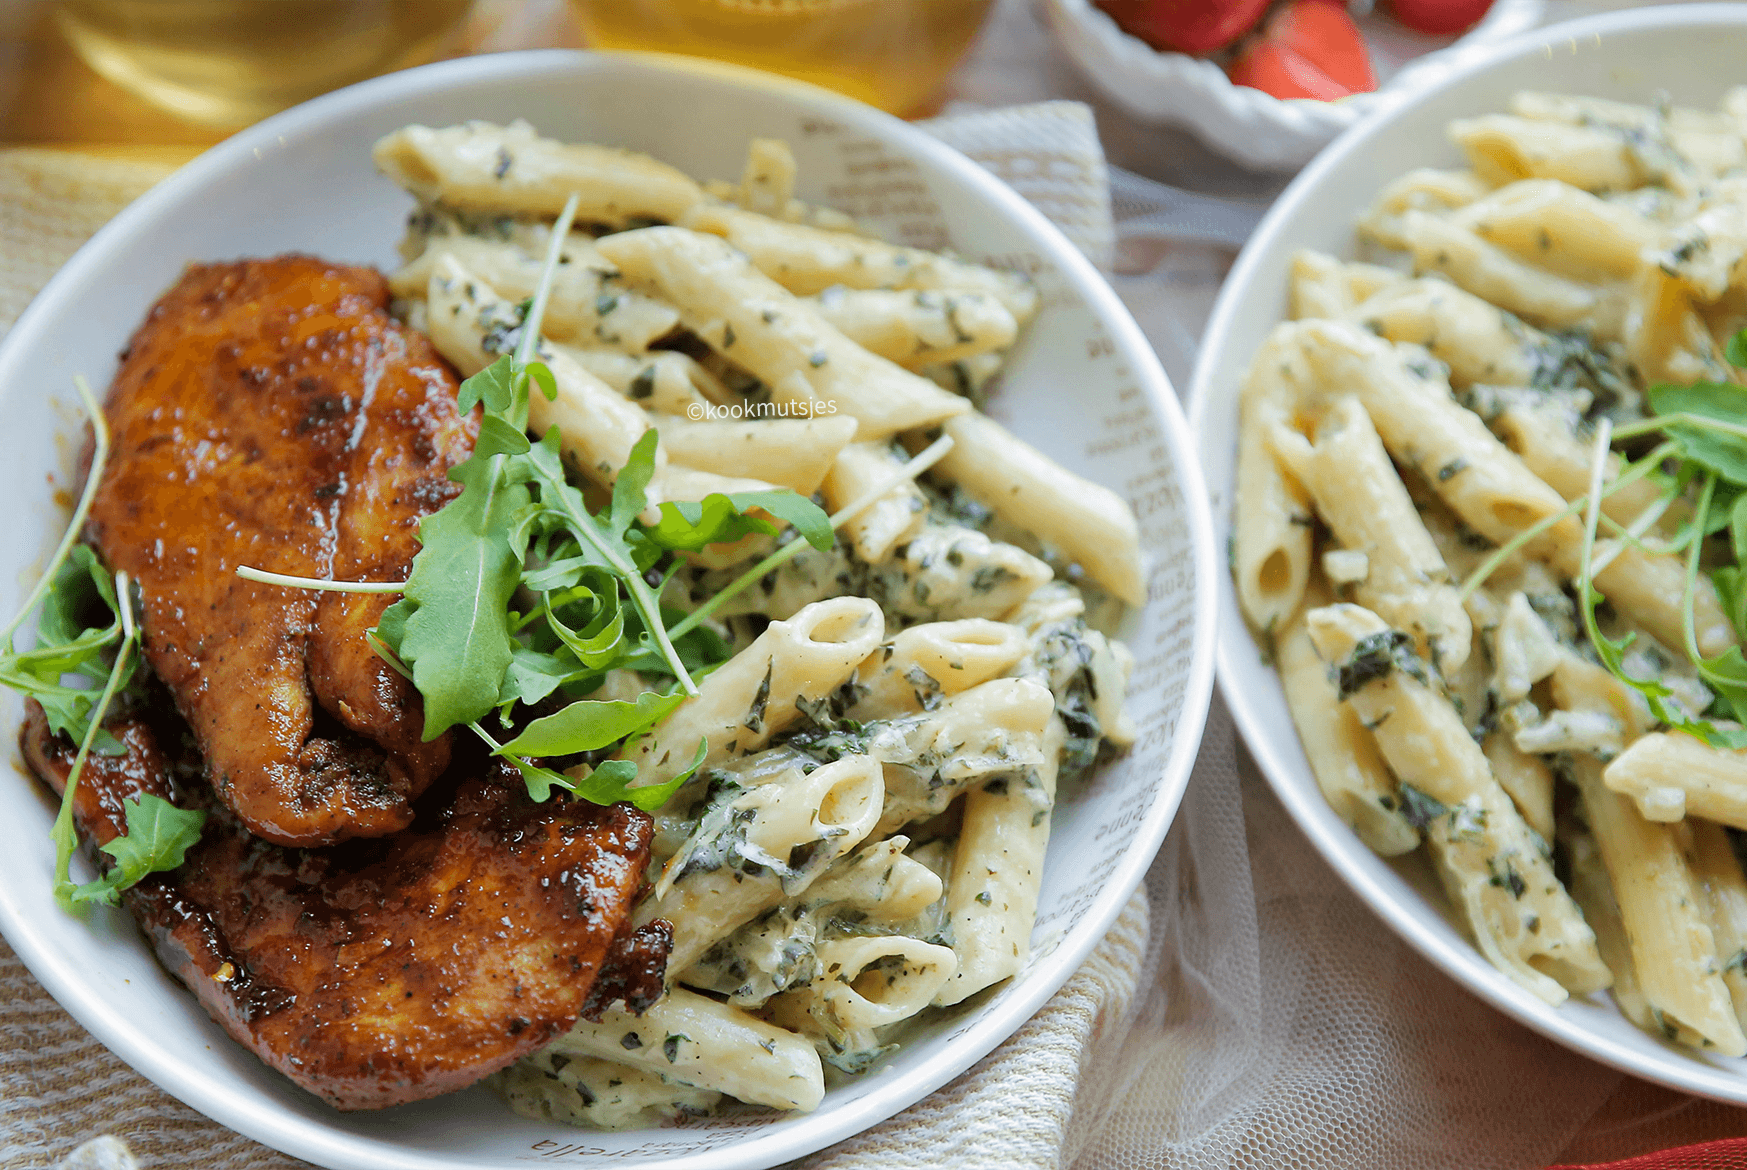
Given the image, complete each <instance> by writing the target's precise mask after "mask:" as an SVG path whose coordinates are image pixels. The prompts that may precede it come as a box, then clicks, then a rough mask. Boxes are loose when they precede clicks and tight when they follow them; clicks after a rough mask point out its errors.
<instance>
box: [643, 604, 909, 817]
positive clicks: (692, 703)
mask: <svg viewBox="0 0 1747 1170" xmlns="http://www.w3.org/2000/svg"><path fill="white" fill-rule="evenodd" d="M884 636H885V619H884V617H883V616H882V615H881V613H880V608H879V606H877V605H875V604H874V603H873V602H871V601H868V600H866V599H865V598H860V597H837V598H833V599H831V600H829V601H816V602H814V603H813V604H811V605H809V606H807V607H806V608H804V609H802V610H801V611H800V612H799V613H797V614H795V616H794V617H792V618H789V619H788V620H787V621H779V622H772V623H771V624H770V626H769V627H767V628H766V629H765V631H764V633H762V634H760V635H759V636H758V637H757V639H755V640H754V641H753V643H752V644H751V645H750V646H748V647H747V648H746V649H744V650H742V651H741V652H740V653H738V654H736V655H735V656H734V657H733V658H730V659H729V660H728V661H727V662H726V663H725V664H724V665H723V666H721V667H720V668H718V669H717V670H716V671H715V672H714V673H712V674H711V675H710V676H709V677H708V678H706V679H704V680H703V682H702V683H700V684H699V685H698V693H697V694H696V695H695V696H693V697H692V698H689V699H687V700H686V701H685V702H683V703H681V704H680V705H679V706H678V707H676V708H675V709H674V711H673V713H672V714H670V715H669V716H667V718H666V719H664V720H662V721H661V723H660V724H659V725H657V726H656V728H655V730H654V731H652V732H651V733H650V734H649V735H647V736H645V737H644V738H642V739H640V740H637V741H634V742H633V743H630V744H627V745H626V746H625V748H624V749H623V750H622V751H621V752H620V753H619V758H620V759H627V760H631V761H633V762H635V763H636V765H637V775H638V779H639V780H640V781H641V782H642V783H643V784H646V785H647V784H660V783H662V782H663V781H666V780H669V779H671V778H673V777H674V776H677V775H679V773H681V772H683V771H684V770H685V769H687V768H689V767H691V763H692V759H693V757H694V756H695V754H696V752H697V746H698V740H700V739H705V740H707V741H708V743H709V747H708V748H707V754H706V755H705V757H704V763H703V765H702V766H703V767H706V768H707V767H712V766H714V765H716V764H718V763H720V762H722V761H725V760H727V759H729V758H730V757H732V756H736V755H746V754H748V753H751V752H754V751H757V750H758V749H759V748H761V747H763V746H764V745H765V744H767V743H769V742H770V739H771V737H772V736H773V735H775V734H776V733H777V732H779V731H781V730H783V729H784V728H785V727H787V726H788V725H789V724H791V723H793V722H794V721H795V719H796V718H798V717H799V714H800V711H799V707H798V703H800V702H816V701H818V700H819V699H822V698H824V697H825V696H826V695H829V694H830V693H831V692H832V691H834V690H836V689H837V688H838V687H840V686H842V685H843V683H844V682H845V681H846V680H847V679H848V678H849V676H850V675H851V674H853V673H854V672H855V668H856V666H857V665H859V664H860V663H861V662H863V661H865V660H866V658H867V656H868V655H869V654H872V653H873V652H874V649H875V648H876V647H877V646H878V645H879V644H880V639H881V638H883V637H884Z"/></svg>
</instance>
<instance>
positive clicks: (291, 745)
mask: <svg viewBox="0 0 1747 1170" xmlns="http://www.w3.org/2000/svg"><path fill="white" fill-rule="evenodd" d="M387 298H388V292H387V286H386V284H385V282H384V280H383V278H382V276H381V275H380V274H379V273H377V272H375V271H373V270H370V269H365V268H349V267H344V266H339V265H333V264H328V263H325V262H323V261H321V260H317V259H314V258H311V257H305V256H281V257H278V258H275V259H271V260H244V261H238V262H236V263H231V264H203V265H195V266H193V267H190V268H189V269H188V271H187V272H186V273H185V274H184V275H183V277H182V279H181V281H180V282H178V283H177V284H176V286H175V287H174V288H172V289H171V290H170V291H169V292H168V293H166V294H165V295H164V297H163V299H161V300H160V301H159V302H158V303H157V305H156V306H154V307H153V309H152V311H151V313H150V315H149V316H148V317H147V318H146V321H145V323H144V324H143V325H142V326H141V327H140V329H139V331H138V332H137V333H136V334H135V335H134V337H133V340H132V343H131V344H130V346H129V348H128V351H127V353H126V354H125V355H124V356H123V361H122V365H121V370H120V372H119V373H118V374H117V376H116V379H115V385H114V387H113V389H112V390H111V392H110V395H109V400H108V403H107V405H106V407H105V415H106V417H107V419H108V423H109V427H110V430H111V432H112V434H113V444H114V445H113V449H112V452H111V454H110V459H109V463H108V465H107V467H106V469H105V471H104V475H103V479H102V483H101V486H100V488H99V491H98V494H97V497H96V500H95V504H94V506H93V508H92V509H91V514H90V520H89V522H88V524H87V526H86V530H85V536H86V539H87V540H89V541H90V542H91V543H92V544H94V545H96V546H97V548H98V550H99V551H100V552H101V553H102V555H103V558H104V560H105V561H107V562H108V564H109V565H110V567H111V568H113V569H125V570H126V571H127V572H128V573H130V574H132V575H133V577H134V578H135V579H136V580H138V581H139V583H140V586H141V588H142V591H143V595H144V601H145V612H144V614H143V626H144V640H143V643H142V651H143V654H144V657H145V660H146V662H147V664H149V665H150V666H151V668H152V670H153V671H154V672H155V673H156V674H157V676H158V677H159V678H160V679H162V680H163V681H164V683H165V684H166V685H167V686H168V687H169V689H170V692H171V694H172V695H173V696H174V697H175V701H176V706H177V707H178V709H179V710H180V711H181V712H182V714H183V716H184V717H186V719H187V720H188V723H189V725H190V726H191V727H192V728H193V729H194V733H195V735H196V737H197V738H198V740H199V743H200V748H201V752H202V754H203V756H204V757H205V760H206V766H207V774H208V776H209V778H210V780H211V783H212V787H213V789H214V791H215V792H217V794H218V796H219V798H220V799H221V800H222V801H223V802H224V804H225V805H227V806H228V807H229V808H230V809H231V810H232V811H233V812H234V813H235V814H236V816H237V817H238V818H240V819H241V821H242V823H243V824H244V825H246V826H247V827H248V828H249V829H250V830H251V831H252V832H254V833H256V834H257V835H259V836H261V837H264V838H266V839H267V840H269V841H273V842H277V843H279V844H282V845H322V844H328V843H331V842H335V841H340V840H343V839H345V838H348V837H369V836H380V835H383V834H386V833H392V832H394V831H396V830H398V829H401V828H404V827H405V826H407V825H408V824H410V823H411V821H412V816H413V813H412V805H411V801H412V800H413V798H415V797H416V796H417V795H418V794H419V793H420V792H421V791H423V790H424V788H425V787H426V786H427V785H428V784H429V783H430V782H431V781H432V779H434V778H435V777H436V776H437V775H438V774H439V773H441V772H442V771H443V769H444V767H445V766H446V765H447V763H448V758H449V747H450V745H449V741H448V737H447V736H444V737H439V738H437V739H434V740H432V741H431V742H429V743H426V742H424V736H423V721H422V718H421V704H420V700H419V696H418V694H417V692H416V691H415V690H414V689H413V688H412V685H411V684H410V683H408V682H407V681H406V680H405V679H403V678H401V677H400V676H399V675H398V674H396V673H395V672H394V671H393V670H391V669H390V668H389V667H388V666H387V665H386V664H384V663H383V662H382V661H381V660H380V659H378V658H377V657H376V656H375V655H374V654H373V653H372V652H371V650H370V647H369V644H368V643H367V642H366V641H365V639H364V636H363V635H364V631H365V630H368V629H369V628H371V627H372V626H373V625H375V624H376V621H377V619H378V617H380V615H381V613H382V611H383V609H384V608H386V607H387V606H388V605H389V604H390V603H391V602H392V600H393V598H392V597H390V596H386V595H382V594H374V595H358V594H342V593H315V592H311V591H309V590H305V589H299V588H289V587H284V586H278V585H262V584H256V583H254V582H251V581H247V580H244V579H242V578H240V577H237V576H236V575H235V572H234V570H235V569H236V567H237V566H238V565H251V566H254V567H256V568H261V569H266V570H270V571H273V572H279V573H288V574H293V575H296V576H304V577H323V578H326V577H335V578H339V579H344V580H375V581H402V580H405V579H406V575H407V573H408V571H409V567H410V565H411V563H412V559H413V557H414V555H415V554H416V553H417V552H418V548H419V545H418V536H417V533H418V522H419V519H420V518H421V517H422V516H424V515H426V514H428V513H430V512H434V511H436V510H437V509H439V508H441V507H442V505H443V504H444V503H445V502H447V501H448V500H449V499H450V498H451V497H452V496H453V495H454V494H455V493H456V491H458V488H457V486H456V485H455V484H453V483H451V482H449V481H448V479H447V475H448V472H449V470H450V469H451V468H452V467H454V466H455V465H456V464H458V463H460V462H461V461H462V460H464V459H465V458H466V457H467V455H468V454H469V452H470V451H471V450H472V446H473V438H474V435H475V433H476V429H477V424H476V423H474V422H473V421H472V420H471V419H469V418H466V417H463V416H462V415H460V414H459V413H458V411H457V410H456V406H455V390H456V385H455V380H454V375H453V374H452V373H451V372H450V370H449V368H448V367H447V366H446V365H445V364H444V363H443V361H442V360H441V359H440V358H439V357H438V356H437V354H436V353H435V351H434V350H433V349H432V348H431V346H430V343H429V342H428V341H427V340H426V339H425V338H424V337H423V336H422V335H421V334H418V333H416V332H413V331H411V330H408V329H405V328H403V327H402V326H401V325H399V324H398V323H397V322H395V321H394V320H393V319H392V318H391V317H390V316H389V315H388V314H387V313H386V312H385V307H386V304H387Z"/></svg>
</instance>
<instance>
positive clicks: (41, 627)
mask: <svg viewBox="0 0 1747 1170" xmlns="http://www.w3.org/2000/svg"><path fill="white" fill-rule="evenodd" d="M50 577H51V579H50V581H49V583H48V585H47V587H46V589H45V590H43V591H42V593H41V597H42V605H41V609H40V610H39V612H38V616H37V628H36V644H35V645H34V646H32V647H31V648H30V649H29V650H24V651H6V652H4V653H0V684H4V685H6V686H9V687H11V688H12V689H14V690H16V691H18V692H20V693H21V694H25V695H29V696H30V697H31V698H33V699H35V700H36V701H37V702H38V703H39V704H41V706H42V709H43V713H44V714H45V715H46V716H47V718H48V724H49V729H50V730H51V731H54V732H56V733H58V734H61V735H65V736H66V737H67V738H68V739H71V740H72V741H73V742H75V743H78V742H81V741H82V740H83V739H84V738H85V733H86V731H87V729H88V728H89V727H90V721H91V711H92V708H93V706H94V705H95V704H96V702H97V699H98V696H99V694H100V692H101V689H102V685H103V683H104V682H105V680H106V679H107V678H108V677H109V673H110V669H111V665H112V662H113V659H111V657H110V651H111V648H112V647H114V646H115V645H116V643H118V642H119V641H120V640H121V638H122V622H121V618H120V616H119V610H118V609H117V605H116V600H115V587H114V584H113V583H112V581H111V579H110V577H109V573H108V571H107V570H105V569H104V568H103V565H102V562H100V561H99V560H98V559H97V554H96V552H94V551H93V550H92V549H91V548H90V546H88V545H83V544H80V545H73V546H71V548H70V549H69V550H68V553H67V556H66V557H65V558H64V559H63V560H62V561H61V562H60V564H59V565H58V566H57V567H56V568H55V569H54V571H53V573H52V574H50ZM99 610H102V611H105V612H104V616H106V617H107V618H108V619H109V624H108V625H107V626H102V627H99V626H87V625H86V622H87V620H89V619H93V618H97V616H98V611H99ZM133 674H134V664H133V662H132V661H131V660H130V661H128V662H127V663H126V664H125V665H124V667H123V673H122V675H121V677H120V679H119V682H118V684H117V686H118V688H121V687H126V686H128V685H130V684H131V682H132V681H133ZM68 676H75V677H78V678H84V679H87V680H89V681H90V683H91V685H90V686H85V687H78V686H68V685H67V684H66V679H67V677H68ZM93 747H94V749H95V750H96V751H97V752H98V753H99V754H100V755H107V756H113V755H119V754H121V753H122V752H123V751H125V749H124V748H123V747H122V746H121V744H120V742H119V741H117V740H116V739H115V737H114V736H112V735H110V734H109V732H107V731H105V730H104V729H103V728H101V727H99V728H98V729H97V733H96V737H95V739H94V740H93Z"/></svg>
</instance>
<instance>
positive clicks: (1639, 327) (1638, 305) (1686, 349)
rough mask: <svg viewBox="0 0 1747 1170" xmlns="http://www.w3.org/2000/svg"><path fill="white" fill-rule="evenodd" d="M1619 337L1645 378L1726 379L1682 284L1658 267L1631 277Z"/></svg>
mask: <svg viewBox="0 0 1747 1170" xmlns="http://www.w3.org/2000/svg"><path fill="white" fill-rule="evenodd" d="M1625 339H1626V353H1627V355H1628V356H1629V357H1630V358H1631V359H1632V363H1633V364H1634V365H1635V366H1636V367H1637V368H1638V370H1639V372H1640V375H1641V376H1642V377H1643V379H1644V380H1645V382H1647V383H1650V384H1654V383H1657V382H1697V381H1706V380H1708V381H1713V382H1726V381H1729V380H1730V376H1729V371H1728V368H1727V367H1725V366H1724V365H1723V363H1722V362H1721V361H1720V360H1718V357H1717V353H1716V348H1715V343H1714V342H1713V341H1712V339H1711V332H1710V329H1708V328H1707V327H1706V325H1705V322H1704V318H1703V317H1701V316H1699V314H1698V312H1697V311H1696V310H1695V309H1694V308H1693V304H1692V298H1691V296H1690V294H1688V292H1687V290H1686V286H1685V285H1684V284H1682V283H1681V282H1680V281H1679V280H1677V279H1675V278H1674V277H1672V276H1670V275H1669V274H1668V273H1666V272H1664V271H1662V269H1660V268H1657V267H1653V266H1647V267H1645V268H1644V270H1643V272H1642V273H1641V274H1640V276H1639V277H1638V279H1637V281H1636V282H1634V285H1633V289H1632V299H1631V310H1630V312H1629V313H1628V314H1627V317H1626V325H1625Z"/></svg>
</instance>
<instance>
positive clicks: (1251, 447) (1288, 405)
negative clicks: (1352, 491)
mask: <svg viewBox="0 0 1747 1170" xmlns="http://www.w3.org/2000/svg"><path fill="white" fill-rule="evenodd" d="M1302 329H1303V326H1300V325H1278V326H1275V328H1274V331H1273V332H1272V333H1270V334H1269V335H1268V339H1267V340H1266V341H1264V342H1263V343H1262V348H1261V349H1260V350H1259V351H1257V353H1256V356H1255V359H1254V360H1253V361H1252V362H1251V363H1250V369H1249V373H1248V375H1247V376H1246V377H1245V379H1244V385H1243V391H1242V397H1241V398H1240V400H1239V404H1238V440H1237V443H1238V446H1237V502H1236V505H1235V508H1234V513H1235V516H1234V524H1233V532H1232V576H1233V578H1234V579H1235V580H1236V582H1237V597H1238V605H1239V607H1240V608H1242V610H1243V612H1244V616H1245V617H1246V618H1248V619H1249V621H1250V624H1251V625H1252V626H1254V627H1255V628H1256V629H1257V630H1259V631H1261V632H1262V633H1263V635H1264V636H1268V637H1272V636H1273V635H1274V634H1275V633H1276V632H1277V630H1278V628H1279V627H1280V626H1283V625H1284V624H1285V622H1286V620H1287V619H1288V618H1290V617H1291V616H1292V615H1293V614H1294V613H1295V612H1297V610H1298V604H1299V602H1300V601H1302V600H1303V598H1304V588H1305V583H1306V582H1307V581H1308V580H1309V579H1310V555H1311V547H1310V545H1311V540H1310V530H1311V525H1312V523H1313V522H1314V521H1313V518H1312V516H1311V511H1310V497H1309V494H1308V493H1307V492H1306V491H1305V490H1304V487H1303V486H1302V485H1301V484H1300V483H1299V482H1298V481H1297V480H1296V479H1294V478H1292V476H1291V475H1290V474H1289V473H1288V472H1287V471H1286V470H1285V469H1284V468H1283V467H1281V465H1280V463H1279V461H1278V460H1277V459H1276V458H1275V456H1274V451H1273V446H1272V444H1271V442H1270V436H1271V435H1272V434H1273V433H1274V430H1275V428H1276V427H1278V426H1283V425H1286V424H1287V423H1289V422H1290V420H1291V417H1292V415H1293V413H1294V412H1295V410H1296V407H1297V401H1298V398H1299V396H1300V393H1301V391H1302V389H1303V388H1304V387H1305V386H1306V385H1308V384H1309V383H1310V381H1311V380H1312V378H1313V375H1312V373H1311V371H1310V368H1309V365H1308V363H1307V362H1306V361H1305V357H1304V348H1303V345H1302V339H1301V336H1300V335H1301V332H1302Z"/></svg>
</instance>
